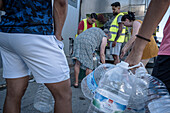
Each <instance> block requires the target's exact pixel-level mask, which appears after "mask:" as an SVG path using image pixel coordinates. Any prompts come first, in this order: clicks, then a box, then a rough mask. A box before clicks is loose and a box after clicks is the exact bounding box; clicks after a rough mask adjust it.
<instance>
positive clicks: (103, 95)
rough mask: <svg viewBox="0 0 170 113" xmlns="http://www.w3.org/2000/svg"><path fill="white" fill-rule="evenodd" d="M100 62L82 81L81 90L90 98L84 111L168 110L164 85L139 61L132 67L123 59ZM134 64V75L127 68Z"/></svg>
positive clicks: (143, 112)
mask: <svg viewBox="0 0 170 113" xmlns="http://www.w3.org/2000/svg"><path fill="white" fill-rule="evenodd" d="M104 65H105V66H104ZM104 65H100V66H99V67H98V68H99V69H98V68H96V70H94V71H93V72H92V73H91V74H89V75H88V76H86V77H85V78H84V79H83V81H82V84H81V86H82V92H83V94H84V95H85V96H86V97H87V98H89V99H91V104H90V106H89V109H88V113H168V111H169V113H170V96H169V93H168V91H167V89H166V87H165V85H164V84H163V83H162V82H161V81H160V80H158V79H157V78H155V77H152V76H151V75H149V74H148V73H147V71H146V69H145V67H144V66H143V65H142V63H140V64H138V65H136V66H133V67H129V65H128V64H127V63H126V62H121V63H119V64H117V65H116V66H115V65H113V66H111V64H110V67H109V66H108V67H107V68H104V67H106V65H107V64H104ZM139 66H140V67H139ZM134 67H139V68H137V69H136V71H135V74H133V73H132V72H131V71H130V70H129V69H132V68H134ZM105 69H106V70H105ZM98 71H99V72H98ZM95 73H99V74H95ZM98 75H99V76H98ZM95 78H98V79H95Z"/></svg>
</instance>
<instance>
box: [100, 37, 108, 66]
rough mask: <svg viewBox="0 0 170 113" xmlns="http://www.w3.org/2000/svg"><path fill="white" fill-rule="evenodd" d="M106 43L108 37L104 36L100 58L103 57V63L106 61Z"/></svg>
mask: <svg viewBox="0 0 170 113" xmlns="http://www.w3.org/2000/svg"><path fill="white" fill-rule="evenodd" d="M106 44H107V38H106V37H103V39H102V43H101V45H100V59H101V62H102V64H104V63H105V47H106Z"/></svg>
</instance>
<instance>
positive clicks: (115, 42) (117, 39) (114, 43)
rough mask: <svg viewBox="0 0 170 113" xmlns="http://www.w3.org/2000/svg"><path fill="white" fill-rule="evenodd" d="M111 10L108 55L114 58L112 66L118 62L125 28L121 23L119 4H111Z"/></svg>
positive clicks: (121, 14)
mask: <svg viewBox="0 0 170 113" xmlns="http://www.w3.org/2000/svg"><path fill="white" fill-rule="evenodd" d="M111 6H112V10H113V16H114V17H113V21H112V23H111V25H110V29H109V31H110V32H111V34H112V38H111V39H110V40H109V41H110V54H111V55H112V56H113V58H114V64H117V63H119V62H120V59H119V54H120V49H121V45H122V43H123V42H124V39H125V31H126V27H125V26H124V25H123V24H122V23H121V18H122V16H123V15H124V14H123V13H121V12H120V3H119V2H115V3H112V4H111Z"/></svg>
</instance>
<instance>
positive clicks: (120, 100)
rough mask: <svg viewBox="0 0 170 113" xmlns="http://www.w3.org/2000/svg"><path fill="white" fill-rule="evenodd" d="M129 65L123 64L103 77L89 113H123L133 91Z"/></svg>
mask: <svg viewBox="0 0 170 113" xmlns="http://www.w3.org/2000/svg"><path fill="white" fill-rule="evenodd" d="M128 66H129V64H128V63H126V62H121V63H119V64H117V65H116V66H115V68H112V69H110V70H109V71H107V72H106V73H105V75H104V76H102V78H101V80H100V81H99V86H98V88H97V89H96V91H95V94H94V96H93V99H92V101H91V105H90V107H89V110H88V113H103V112H104V113H123V112H124V110H125V109H126V107H127V105H128V101H129V98H130V94H131V91H132V86H131V84H130V83H131V82H132V78H131V76H130V73H129V72H128Z"/></svg>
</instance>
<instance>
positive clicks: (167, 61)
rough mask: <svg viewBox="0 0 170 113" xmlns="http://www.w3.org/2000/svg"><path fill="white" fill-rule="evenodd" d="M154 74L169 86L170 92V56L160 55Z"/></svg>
mask: <svg viewBox="0 0 170 113" xmlns="http://www.w3.org/2000/svg"><path fill="white" fill-rule="evenodd" d="M152 76H155V77H157V78H158V79H160V80H161V81H162V82H163V83H164V84H165V85H166V86H167V88H168V91H169V92H170V56H168V55H159V56H158V57H157V60H156V62H155V66H154V69H153V72H152Z"/></svg>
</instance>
